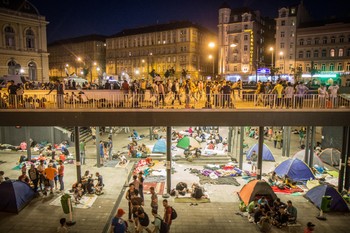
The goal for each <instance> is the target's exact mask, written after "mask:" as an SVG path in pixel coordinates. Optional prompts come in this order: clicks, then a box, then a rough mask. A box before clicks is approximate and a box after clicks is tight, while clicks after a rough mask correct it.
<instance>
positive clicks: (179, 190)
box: [175, 182, 188, 197]
mask: <svg viewBox="0 0 350 233" xmlns="http://www.w3.org/2000/svg"><path fill="white" fill-rule="evenodd" d="M175 190H176V197H177V196H178V194H180V195H182V196H185V195H186V193H187V192H188V188H187V184H186V183H185V182H179V183H177V185H176V188H175Z"/></svg>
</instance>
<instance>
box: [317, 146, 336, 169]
mask: <svg viewBox="0 0 350 233" xmlns="http://www.w3.org/2000/svg"><path fill="white" fill-rule="evenodd" d="M340 156H341V155H340V151H339V150H337V149H334V148H327V149H325V150H323V151H322V152H321V153H320V155H319V157H320V159H321V160H322V162H324V163H326V164H328V165H331V166H339V163H340Z"/></svg>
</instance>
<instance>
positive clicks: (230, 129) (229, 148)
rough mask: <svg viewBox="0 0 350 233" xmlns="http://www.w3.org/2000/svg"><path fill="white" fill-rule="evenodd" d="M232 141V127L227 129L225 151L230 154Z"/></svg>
mask: <svg viewBox="0 0 350 233" xmlns="http://www.w3.org/2000/svg"><path fill="white" fill-rule="evenodd" d="M232 141H233V138H232V127H228V135H227V143H228V145H227V147H228V148H227V151H228V152H232V144H233V143H232Z"/></svg>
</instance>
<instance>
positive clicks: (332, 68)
mask: <svg viewBox="0 0 350 233" xmlns="http://www.w3.org/2000/svg"><path fill="white" fill-rule="evenodd" d="M329 71H334V64H333V63H331V64H329Z"/></svg>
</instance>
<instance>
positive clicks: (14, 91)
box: [0, 78, 339, 108]
mask: <svg viewBox="0 0 350 233" xmlns="http://www.w3.org/2000/svg"><path fill="white" fill-rule="evenodd" d="M104 85H110V84H109V83H108V82H106V83H105V84H104ZM85 88H86V89H88V88H87V87H85ZM42 89H44V90H49V93H51V92H52V91H53V90H56V91H57V92H56V98H57V101H56V102H57V107H59V108H62V107H63V104H64V103H66V104H72V103H87V102H89V99H88V98H87V97H86V96H85V95H84V94H83V92H79V94H78V95H76V94H74V92H72V93H71V95H69V94H68V93H65V90H77V89H78V88H77V86H76V85H74V83H68V84H67V83H66V84H65V83H63V82H61V81H59V80H56V81H55V82H50V83H47V84H45V85H43V87H42ZM80 89H81V88H80ZM104 89H106V88H104ZM107 89H108V88H107ZM254 89H255V92H254V93H253V94H252V93H251V92H249V93H248V92H246V91H245V90H244V89H242V82H241V81H240V80H239V81H237V82H231V81H225V80H221V81H210V80H208V81H201V80H199V81H193V80H191V79H170V78H169V79H165V80H162V79H150V80H146V79H143V78H142V79H141V80H132V81H127V80H124V81H123V82H122V84H121V86H120V91H121V92H122V93H123V96H124V99H123V100H122V101H125V102H128V101H130V100H131V101H132V105H130V106H131V107H140V106H141V105H140V103H142V102H145V101H150V102H154V106H155V107H161V106H165V105H170V106H171V105H174V103H175V102H178V104H179V105H182V104H185V107H186V108H190V107H193V105H192V106H191V104H193V103H194V104H195V103H197V102H199V101H200V100H202V101H204V102H205V106H206V107H208V108H212V107H213V108H233V107H234V101H235V99H236V98H243V99H244V98H245V99H251V98H252V96H253V97H254V102H255V105H256V106H259V105H261V106H270V107H271V108H272V107H275V108H282V107H285V108H303V103H304V100H305V98H306V95H307V94H310V91H311V90H310V88H308V87H307V86H306V85H305V84H304V83H303V82H297V83H295V84H292V83H291V82H288V81H286V80H281V79H279V80H277V81H276V83H273V82H271V81H266V82H261V81H258V82H257V83H256V87H255V88H254ZM25 90H26V87H25V85H23V84H15V83H14V82H13V81H10V82H9V83H8V86H7V89H6V91H7V93H4V94H3V95H2V96H0V97H1V98H0V107H1V108H13V107H16V108H33V107H38V108H45V102H47V99H46V98H44V97H41V98H40V99H39V98H37V97H36V98H35V97H34V96H30V97H28V95H27V98H26V97H25V95H24V93H25ZM315 91H316V92H315ZM338 92H339V86H338V84H337V82H335V81H334V82H332V83H331V84H330V85H329V86H328V88H327V85H325V84H324V83H321V84H320V85H319V88H318V89H317V90H314V92H312V93H313V94H316V93H317V98H318V100H317V102H318V107H319V108H326V107H327V108H337V107H338ZM146 93H149V96H148V97H147V96H146ZM244 93H245V94H248V95H246V96H244V95H242V94H244ZM33 104H34V106H32V105H33ZM125 104H126V103H123V102H122V103H120V104H119V106H121V107H125V106H126V105H125ZM35 105H38V106H35ZM128 106H129V105H128ZM130 106H129V107H130Z"/></svg>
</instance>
